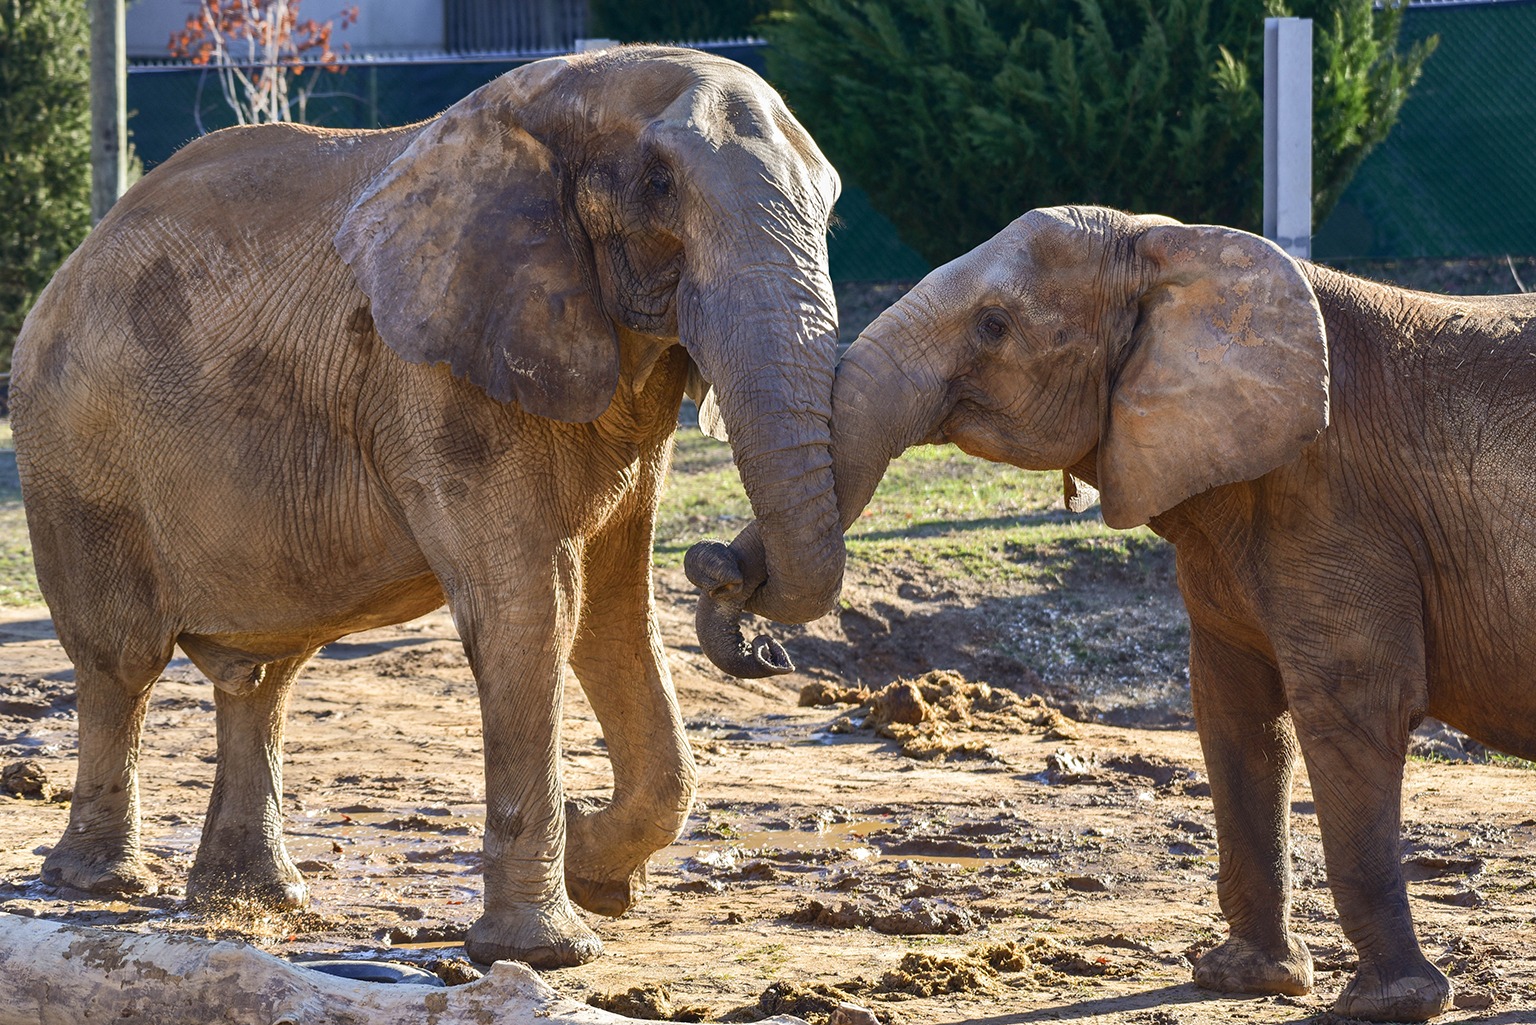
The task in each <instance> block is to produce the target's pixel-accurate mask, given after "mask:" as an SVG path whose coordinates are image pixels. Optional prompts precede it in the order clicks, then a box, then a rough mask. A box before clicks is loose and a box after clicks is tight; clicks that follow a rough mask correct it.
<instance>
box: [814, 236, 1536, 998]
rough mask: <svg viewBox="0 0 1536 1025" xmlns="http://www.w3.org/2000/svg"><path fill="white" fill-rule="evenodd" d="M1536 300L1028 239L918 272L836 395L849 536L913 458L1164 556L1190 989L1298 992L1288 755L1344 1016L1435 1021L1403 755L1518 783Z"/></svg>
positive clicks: (1272, 261) (1197, 248)
mask: <svg viewBox="0 0 1536 1025" xmlns="http://www.w3.org/2000/svg"><path fill="white" fill-rule="evenodd" d="M1533 352H1536V296H1525V295H1515V296H1487V297H1475V298H1449V297H1441V296H1433V295H1427V294H1424V293H1418V292H1409V291H1406V290H1403V289H1398V288H1393V287H1389V286H1386V285H1381V284H1376V283H1373V282H1369V281H1363V280H1359V279H1356V278H1352V277H1349V276H1347V275H1344V274H1340V273H1337V272H1334V271H1331V270H1328V269H1326V268H1323V267H1318V266H1314V265H1311V264H1308V263H1302V262H1298V261H1295V260H1292V259H1291V258H1290V257H1288V256H1286V255H1285V254H1284V253H1283V252H1282V251H1281V250H1280V249H1279V248H1278V247H1276V246H1274V245H1273V244H1271V243H1269V242H1266V241H1264V240H1263V239H1259V238H1256V237H1254V236H1252V235H1248V234H1246V233H1244V232H1240V231H1235V230H1232V229H1229V228H1220V227H1212V226H1197V225H1181V224H1178V223H1177V222H1172V221H1169V220H1168V219H1167V218H1161V217H1148V216H1139V217H1138V216H1131V215H1127V214H1121V213H1116V212H1113V211H1108V210H1102V209H1096V208H1086V207H1075V208H1074V207H1065V208H1055V209H1048V210H1036V211H1032V212H1031V213H1028V214H1026V215H1025V216H1023V217H1021V218H1020V219H1019V220H1018V221H1016V222H1014V224H1012V225H1011V226H1009V227H1008V228H1006V229H1005V230H1004V231H1003V232H1001V233H1000V234H999V235H998V236H997V237H996V238H994V239H992V240H991V241H989V242H987V243H985V244H983V245H982V246H980V247H978V248H977V249H976V250H974V251H972V252H971V253H969V254H967V255H965V256H962V257H960V258H959V259H957V260H955V261H953V262H952V263H950V264H948V265H946V266H944V267H941V268H939V269H937V270H935V271H934V272H933V273H932V274H930V275H929V276H928V277H927V278H925V279H924V280H923V281H922V282H920V283H919V284H918V285H917V286H916V287H915V288H913V289H912V291H911V292H910V293H908V294H907V295H906V296H905V297H903V298H902V299H901V300H899V301H898V302H897V303H896V304H895V305H894V306H892V307H891V308H890V309H889V310H887V311H885V312H884V313H883V314H882V315H881V316H880V317H879V318H878V319H877V320H876V321H875V323H873V324H872V325H870V326H869V328H868V329H867V330H866V331H865V332H864V333H863V334H862V335H861V337H860V338H859V339H858V341H856V342H855V343H854V344H853V346H852V347H851V348H850V349H849V351H848V353H847V354H846V356H845V357H844V359H843V361H842V363H841V364H840V365H839V367H838V376H837V384H836V387H835V388H834V393H833V455H834V475H835V477H836V480H837V492H838V498H839V504H840V508H841V510H842V518H843V523H844V524H845V525H846V524H848V523H850V522H852V519H853V517H855V516H856V515H857V513H858V510H860V509H862V508H863V507H864V506H865V505H866V504H868V502H869V499H870V496H871V494H872V493H873V491H874V487H875V485H876V484H877V483H878V482H879V480H880V478H881V476H882V475H883V474H884V472H885V469H886V466H887V464H888V463H889V461H890V460H891V459H892V458H894V457H895V456H896V455H898V454H900V452H901V451H902V450H903V449H905V448H906V447H907V446H909V445H914V444H920V443H925V442H927V443H941V442H950V443H953V444H955V445H958V446H959V447H960V448H962V449H964V450H965V451H966V452H969V453H971V454H973V455H977V456H981V457H983V458H986V459H991V460H997V461H1000V462H1006V463H1011V464H1013V465H1016V466H1020V467H1024V468H1028V469H1036V470H1043V469H1065V470H1066V471H1067V472H1068V475H1069V476H1068V480H1067V484H1068V486H1069V489H1070V488H1072V486H1073V484H1074V482H1075V481H1080V482H1083V483H1086V484H1087V485H1091V486H1092V487H1094V488H1096V489H1098V491H1099V493H1100V495H1101V509H1102V512H1103V516H1104V520H1105V522H1106V523H1108V524H1109V525H1110V526H1113V527H1131V526H1135V525H1137V524H1141V523H1150V525H1151V527H1152V529H1153V530H1154V531H1156V532H1157V533H1158V534H1160V535H1162V536H1163V537H1165V538H1167V539H1168V540H1169V541H1171V542H1172V543H1173V545H1174V547H1175V551H1176V558H1177V564H1178V578H1179V586H1180V589H1181V591H1182V592H1183V596H1184V601H1185V605H1186V607H1187V608H1188V611H1189V618H1190V626H1191V637H1190V683H1191V687H1192V690H1193V697H1194V708H1195V717H1196V721H1197V726H1198V728H1199V734H1200V740H1201V745H1202V748H1203V750H1204V753H1205V760H1206V768H1207V770H1208V772H1209V775H1210V780H1211V792H1212V799H1213V802H1214V805H1215V812H1216V822H1217V836H1218V840H1219V845H1220V854H1221V872H1220V875H1219V878H1218V883H1217V889H1218V894H1219V896H1220V900H1221V908H1222V911H1223V913H1224V914H1225V916H1226V918H1227V922H1228V924H1229V927H1230V936H1229V938H1228V939H1227V940H1226V941H1225V942H1224V943H1222V944H1221V945H1220V946H1218V947H1216V948H1215V949H1214V950H1212V951H1210V952H1208V953H1206V954H1205V955H1204V956H1203V957H1202V958H1201V959H1200V960H1199V962H1198V963H1197V964H1196V965H1195V979H1196V981H1197V982H1199V983H1200V984H1201V985H1205V986H1210V987H1214V988H1218V989H1223V990H1237V991H1249V992H1259V993H1302V992H1306V991H1307V990H1309V989H1310V987H1311V985H1312V964H1311V957H1310V956H1309V954H1308V953H1307V949H1306V945H1305V943H1303V942H1302V940H1301V938H1300V937H1299V936H1298V935H1297V934H1296V933H1295V932H1294V931H1292V929H1291V923H1290V853H1289V843H1290V840H1289V826H1288V822H1287V819H1288V816H1289V812H1290V803H1289V802H1290V792H1291V779H1292V772H1293V766H1294V762H1295V758H1296V755H1297V753H1298V751H1299V752H1300V754H1301V755H1302V756H1303V757H1305V759H1306V763H1307V768H1308V772H1309V777H1310V780H1311V784H1312V789H1313V794H1314V798H1315V803H1316V807H1317V815H1318V819H1319V824H1320V826H1321V830H1322V838H1323V847H1324V853H1325V856H1326V862H1327V872H1328V882H1329V885H1330V887H1331V889H1332V891H1333V898H1334V903H1335V906H1336V907H1337V909H1338V913H1339V917H1340V920H1341V923H1342V925H1343V928H1344V931H1345V933H1346V934H1347V935H1348V937H1349V939H1350V940H1351V942H1353V944H1354V945H1355V947H1356V949H1357V950H1358V952H1359V967H1358V970H1357V972H1356V974H1355V977H1354V979H1353V980H1352V981H1351V982H1350V983H1349V985H1348V986H1347V987H1346V988H1345V990H1344V992H1343V994H1342V995H1341V996H1340V997H1339V1000H1338V1003H1337V1005H1336V1010H1337V1011H1338V1013H1340V1014H1343V1015H1347V1016H1350V1017H1353V1018H1367V1019H1372V1020H1382V1021H1418V1020H1424V1019H1427V1018H1431V1017H1433V1016H1435V1015H1437V1014H1439V1013H1441V1012H1443V1011H1444V1010H1446V1009H1447V1008H1448V1007H1450V1006H1451V987H1450V985H1449V983H1448V982H1447V980H1446V978H1445V976H1444V975H1442V974H1441V972H1440V971H1439V970H1438V969H1437V968H1436V967H1435V966H1434V965H1432V964H1431V963H1430V962H1429V961H1428V960H1427V959H1426V958H1425V957H1424V954H1423V952H1422V951H1421V950H1420V948H1419V944H1418V941H1417V938H1416V936H1415V933H1414V927H1413V922H1412V920H1411V918H1410V915H1409V904H1408V898H1407V892H1406V887H1405V884H1404V877H1403V872H1402V868H1401V865H1400V863H1399V843H1400V836H1399V833H1400V820H1401V803H1402V798H1401V785H1402V777H1403V770H1404V760H1405V756H1406V751H1407V745H1408V739H1409V735H1410V733H1411V732H1412V730H1413V729H1414V727H1415V726H1417V725H1418V723H1419V722H1420V720H1421V719H1423V718H1424V717H1425V716H1434V717H1436V718H1439V719H1441V720H1444V721H1446V722H1448V723H1451V724H1452V725H1454V726H1457V727H1459V728H1460V729H1462V730H1464V731H1466V732H1467V733H1469V734H1471V735H1472V736H1473V737H1476V738H1477V739H1478V740H1481V741H1482V742H1484V743H1485V744H1488V745H1490V746H1492V747H1494V748H1497V749H1499V750H1502V751H1505V752H1508V753H1510V754H1514V755H1517V756H1520V757H1523V758H1533V757H1536V687H1533V686H1532V684H1531V677H1530V667H1531V666H1532V665H1533V664H1536V628H1533V627H1532V624H1533V623H1536V544H1533V541H1532V539H1533V538H1536V443H1533V439H1536V363H1533V362H1532V358H1531V354H1532V353H1533Z"/></svg>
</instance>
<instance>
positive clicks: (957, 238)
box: [764, 0, 1433, 262]
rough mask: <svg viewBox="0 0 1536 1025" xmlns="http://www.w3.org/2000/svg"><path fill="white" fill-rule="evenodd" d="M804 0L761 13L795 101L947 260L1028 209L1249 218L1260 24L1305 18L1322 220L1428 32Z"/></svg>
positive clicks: (1312, 7)
mask: <svg viewBox="0 0 1536 1025" xmlns="http://www.w3.org/2000/svg"><path fill="white" fill-rule="evenodd" d="M1294 6H1295V8H1296V10H1295V11H1294V12H1289V11H1285V10H1283V9H1282V8H1281V5H1280V4H1278V3H1276V2H1274V0H1111V2H1101V0H1076V2H1073V3H1067V2H1062V0H798V3H797V4H796V6H795V9H794V10H793V11H791V12H788V13H780V14H777V15H774V16H773V17H772V18H771V19H770V20H769V21H768V22H767V23H766V24H765V27H764V31H765V35H767V36H768V38H769V41H770V42H771V43H772V44H773V45H772V47H771V48H770V50H769V54H768V61H769V65H768V66H769V72H770V77H772V79H773V80H774V83H775V84H776V85H777V86H778V87H779V88H780V89H781V90H782V91H783V92H784V93H785V95H786V96H787V97H788V99H789V102H790V104H791V106H792V107H793V108H794V109H795V112H796V115H797V116H798V117H799V118H800V120H801V121H802V122H803V123H804V124H805V125H806V127H807V128H809V129H810V131H811V133H812V134H813V135H814V136H815V137H816V139H817V141H818V142H819V143H820V145H821V147H822V148H823V149H824V150H825V151H826V153H827V155H828V156H829V157H830V158H831V159H832V161H833V163H835V164H836V165H837V166H838V167H839V168H840V169H841V170H842V172H843V173H844V175H845V176H846V177H847V178H848V179H849V180H850V181H853V182H856V183H858V184H859V185H860V186H862V187H863V188H864V189H865V190H866V191H868V193H869V194H870V196H871V198H872V199H873V201H874V203H875V205H876V206H877V207H878V208H879V209H880V211H881V212H882V213H884V214H885V215H886V216H887V217H889V218H890V219H891V220H892V221H893V222H894V223H895V224H896V226H897V228H898V229H899V230H900V231H901V233H902V236H903V237H904V238H905V239H906V240H907V241H908V242H909V243H910V244H911V245H912V246H913V247H914V248H916V249H917V250H918V251H919V252H921V253H922V254H923V255H924V256H925V257H927V258H928V259H930V260H932V261H934V262H939V261H943V260H947V259H950V258H951V257H953V256H955V255H957V254H959V253H962V252H964V251H966V250H968V249H970V248H972V247H973V246H975V245H977V244H978V243H980V242H982V241H984V240H986V239H987V238H989V237H991V236H992V235H993V234H995V233H996V232H997V231H998V229H1000V228H1001V227H1003V225H1005V224H1007V223H1008V222H1009V221H1011V220H1012V219H1013V218H1015V217H1017V216H1018V215H1019V214H1021V213H1023V212H1024V211H1026V210H1028V209H1030V208H1032V207H1037V206H1049V205H1053V204H1057V203H1101V204H1105V205H1108V206H1117V207H1122V208H1125V209H1131V210H1138V211H1156V212H1159V213H1166V214H1169V215H1172V216H1174V217H1178V218H1179V219H1181V220H1184V221H1190V222H1212V223H1219V224H1230V225H1234V226H1237V227H1242V228H1247V229H1249V230H1255V231H1256V230H1258V229H1259V227H1260V220H1261V214H1262V202H1263V196H1262V164H1263V147H1262V138H1263V128H1262V124H1263V106H1262V99H1261V95H1260V89H1261V87H1262V83H1263V18H1264V17H1265V15H1266V14H1270V15H1275V14H1286V13H1296V14H1298V15H1300V16H1307V17H1312V18H1313V19H1315V21H1314V33H1315V39H1316V54H1315V58H1314V75H1315V81H1314V86H1313V88H1314V97H1315V101H1316V117H1315V127H1314V135H1315V138H1316V159H1315V168H1314V186H1315V196H1316V208H1317V209H1316V215H1315V216H1316V217H1317V220H1318V223H1321V219H1322V216H1323V215H1325V214H1326V213H1327V211H1328V210H1329V209H1331V207H1332V204H1333V203H1334V202H1335V201H1336V200H1337V198H1338V196H1339V194H1340V193H1341V192H1342V191H1343V188H1344V185H1345V184H1346V183H1347V181H1348V179H1349V177H1350V176H1351V175H1352V174H1353V173H1354V171H1355V169H1356V168H1357V167H1358V166H1359V164H1360V161H1361V160H1362V159H1363V158H1364V156H1365V154H1366V152H1367V151H1369V150H1370V148H1371V147H1372V146H1374V145H1375V144H1376V143H1377V142H1379V141H1380V140H1381V139H1382V138H1384V137H1385V136H1386V133H1387V131H1388V129H1389V128H1390V127H1391V125H1392V122H1393V121H1394V120H1395V118H1396V115H1397V111H1398V109H1399V108H1400V107H1401V105H1402V102H1403V100H1404V99H1405V98H1406V96H1407V91H1408V88H1409V86H1410V85H1411V84H1412V82H1413V81H1414V80H1415V79H1416V78H1417V76H1418V73H1419V68H1420V66H1421V65H1422V63H1423V61H1424V59H1425V58H1426V57H1427V56H1428V52H1429V50H1430V49H1432V47H1433V42H1431V43H1430V44H1428V45H1425V46H1420V47H1416V48H1415V49H1413V50H1412V51H1410V52H1409V53H1407V54H1397V53H1396V52H1395V43H1396V39H1397V34H1398V28H1399V25H1400V22H1401V18H1402V9H1401V8H1400V7H1398V6H1387V7H1385V8H1384V9H1382V10H1380V11H1376V12H1374V13H1373V11H1372V3H1371V0H1297V2H1296V4H1295V5H1294Z"/></svg>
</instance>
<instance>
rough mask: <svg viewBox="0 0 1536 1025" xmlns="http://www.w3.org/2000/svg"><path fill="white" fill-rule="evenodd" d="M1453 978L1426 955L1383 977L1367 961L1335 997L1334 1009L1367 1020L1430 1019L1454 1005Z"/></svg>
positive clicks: (1342, 1014)
mask: <svg viewBox="0 0 1536 1025" xmlns="http://www.w3.org/2000/svg"><path fill="white" fill-rule="evenodd" d="M1452 999H1453V993H1452V990H1451V983H1450V980H1449V979H1447V978H1446V977H1445V975H1444V974H1443V973H1442V972H1441V971H1440V969H1438V968H1436V967H1435V966H1434V965H1432V964H1430V963H1429V962H1428V961H1426V960H1424V959H1423V958H1422V957H1420V958H1419V959H1418V963H1417V964H1414V965H1412V966H1411V968H1410V969H1409V970H1408V971H1405V972H1399V973H1394V974H1393V976H1392V977H1391V978H1385V979H1384V978H1382V976H1381V973H1380V972H1379V971H1377V970H1373V969H1369V968H1367V967H1366V966H1365V965H1364V964H1362V965H1361V966H1360V970H1359V971H1357V972H1356V973H1355V977H1354V978H1353V979H1351V980H1350V982H1349V985H1348V986H1345V987H1344V992H1343V993H1340V994H1339V999H1338V1000H1336V1001H1334V1004H1333V1013H1334V1014H1337V1015H1339V1016H1341V1017H1344V1018H1361V1019H1364V1020H1365V1021H1428V1020H1429V1019H1431V1018H1433V1017H1435V1016H1436V1015H1439V1014H1444V1013H1445V1012H1446V1011H1448V1010H1450V1009H1451V1003H1452Z"/></svg>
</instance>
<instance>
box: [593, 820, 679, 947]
mask: <svg viewBox="0 0 1536 1025" xmlns="http://www.w3.org/2000/svg"><path fill="white" fill-rule="evenodd" d="M678 825H679V828H681V816H679V823H678ZM635 833H636V830H635V828H634V827H633V825H632V824H631V823H629V822H626V821H623V820H621V819H620V818H619V813H618V812H617V811H616V810H615V808H614V806H612V805H608V804H602V803H599V802H596V801H592V800H590V799H582V800H573V801H567V802H565V892H566V893H568V894H569V895H570V898H571V900H573V901H575V902H576V903H577V905H579V906H580V907H583V908H585V909H587V910H588V911H591V912H592V913H593V914H598V915H606V916H607V917H609V918H617V917H618V916H620V915H622V914H623V913H624V912H626V911H628V910H629V909H630V908H631V907H633V906H634V903H635V901H637V900H639V899H640V894H641V893H643V892H645V884H646V878H647V874H646V859H647V858H649V857H650V856H651V855H652V854H654V853H655V852H656V851H658V850H661V849H662V848H663V847H665V846H667V844H669V843H671V842H672V841H673V840H674V839H676V837H677V830H672V831H670V832H669V831H667V830H666V829H664V828H661V827H652V832H651V834H650V835H648V836H645V837H643V838H642V839H639V840H634V841H632V842H630V843H628V844H627V845H619V844H615V843H614V842H613V838H614V837H615V836H628V837H634V836H635Z"/></svg>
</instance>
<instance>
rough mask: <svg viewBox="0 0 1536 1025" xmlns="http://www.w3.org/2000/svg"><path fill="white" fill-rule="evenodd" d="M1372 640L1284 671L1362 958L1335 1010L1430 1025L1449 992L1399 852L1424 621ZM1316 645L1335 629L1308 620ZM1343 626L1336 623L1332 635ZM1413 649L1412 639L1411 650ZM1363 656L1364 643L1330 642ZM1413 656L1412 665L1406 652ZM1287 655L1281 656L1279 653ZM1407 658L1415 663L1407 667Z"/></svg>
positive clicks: (1347, 928) (1342, 911)
mask: <svg viewBox="0 0 1536 1025" xmlns="http://www.w3.org/2000/svg"><path fill="white" fill-rule="evenodd" d="M1403 622H1404V623H1405V624H1411V625H1404V626H1403V627H1402V628H1400V629H1398V630H1396V631H1395V633H1408V632H1410V631H1411V632H1412V633H1413V635H1414V636H1413V637H1411V638H1407V639H1403V640H1400V639H1399V638H1397V637H1395V636H1394V631H1391V630H1390V629H1383V630H1382V631H1380V634H1379V635H1377V636H1372V635H1371V634H1370V633H1366V634H1365V637H1367V638H1369V639H1370V640H1371V641H1372V642H1375V643H1371V644H1369V648H1368V650H1369V651H1370V652H1371V654H1372V655H1373V656H1374V658H1373V659H1372V660H1371V661H1367V660H1366V659H1364V658H1355V657H1348V656H1345V655H1337V656H1335V657H1331V658H1327V659H1318V658H1316V649H1315V648H1314V649H1313V651H1312V654H1313V657H1312V658H1311V660H1310V661H1308V662H1300V661H1298V662H1297V665H1298V668H1297V669H1296V670H1294V671H1292V669H1291V668H1290V667H1289V666H1287V667H1286V668H1285V670H1284V674H1285V679H1286V688H1287V692H1288V695H1289V697H1290V706H1291V714H1292V717H1293V718H1294V720H1295V724H1296V733H1297V736H1298V737H1299V738H1300V740H1301V750H1302V755H1303V757H1305V759H1306V762H1307V772H1308V775H1309V776H1310V778H1311V781H1312V791H1313V797H1314V800H1315V802H1316V805H1317V818H1318V825H1319V827H1320V828H1321V830H1322V835H1323V854H1324V857H1325V860H1326V862H1327V867H1328V885H1329V888H1330V889H1331V890H1332V891H1333V901H1334V905H1335V907H1337V909H1338V913H1339V922H1340V925H1341V926H1342V927H1343V929H1344V933H1345V935H1346V936H1348V937H1349V939H1350V942H1351V943H1353V944H1354V945H1355V949H1356V950H1357V951H1358V953H1359V956H1360V961H1359V967H1358V968H1357V969H1356V972H1355V977H1354V978H1353V979H1352V980H1350V983H1349V985H1348V986H1346V987H1345V989H1344V992H1343V993H1341V994H1340V995H1339V999H1338V1001H1337V1002H1336V1003H1335V1004H1334V1011H1335V1013H1337V1014H1340V1015H1342V1016H1345V1017H1349V1018H1364V1019H1367V1020H1371V1021H1424V1020H1427V1019H1429V1018H1432V1017H1434V1016H1435V1015H1437V1014H1440V1013H1442V1012H1444V1011H1445V1010H1447V1009H1449V1008H1450V1006H1451V986H1450V983H1449V982H1448V981H1447V979H1446V977H1445V976H1444V975H1443V974H1442V973H1441V972H1440V970H1439V969H1438V968H1436V967H1435V966H1434V965H1432V964H1430V963H1429V961H1428V960H1427V959H1426V958H1425V957H1424V954H1423V952H1422V951H1421V950H1420V948H1419V942H1418V938H1417V936H1416V935H1415V934H1414V928H1413V919H1412V917H1411V915H1410V913H1409V908H1408V889H1407V886H1406V884H1405V882H1404V879H1403V871H1402V863H1401V856H1400V842H1401V817H1402V785H1403V763H1404V759H1405V758H1406V755H1407V749H1408V737H1409V734H1410V733H1411V732H1412V722H1413V719H1414V717H1415V715H1416V714H1417V713H1419V712H1421V711H1422V709H1423V702H1424V700H1425V696H1426V695H1427V690H1426V684H1425V675H1424V664H1423V643H1422V640H1421V639H1420V638H1419V637H1418V634H1417V620H1416V619H1412V618H1411V617H1407V616H1405V617H1403ZM1313 625H1314V627H1315V629H1316V633H1315V634H1314V636H1316V637H1323V638H1327V637H1328V628H1327V627H1326V626H1325V625H1323V624H1320V623H1318V624H1313ZM1334 629H1335V630H1337V629H1338V628H1337V627H1334ZM1408 641H1411V643H1407V642H1408ZM1324 645H1325V647H1324V649H1323V650H1324V651H1328V652H1352V651H1359V650H1360V649H1362V648H1363V647H1366V645H1364V644H1362V642H1361V638H1360V637H1359V636H1356V637H1349V638H1338V639H1333V640H1332V642H1331V643H1330V641H1329V640H1325V641H1324ZM1409 652H1411V653H1412V656H1413V657H1412V658H1411V660H1405V659H1404V658H1402V657H1401V656H1403V655H1404V653H1409ZM1282 657H1283V656H1282ZM1405 661H1408V662H1410V663H1411V664H1405Z"/></svg>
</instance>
